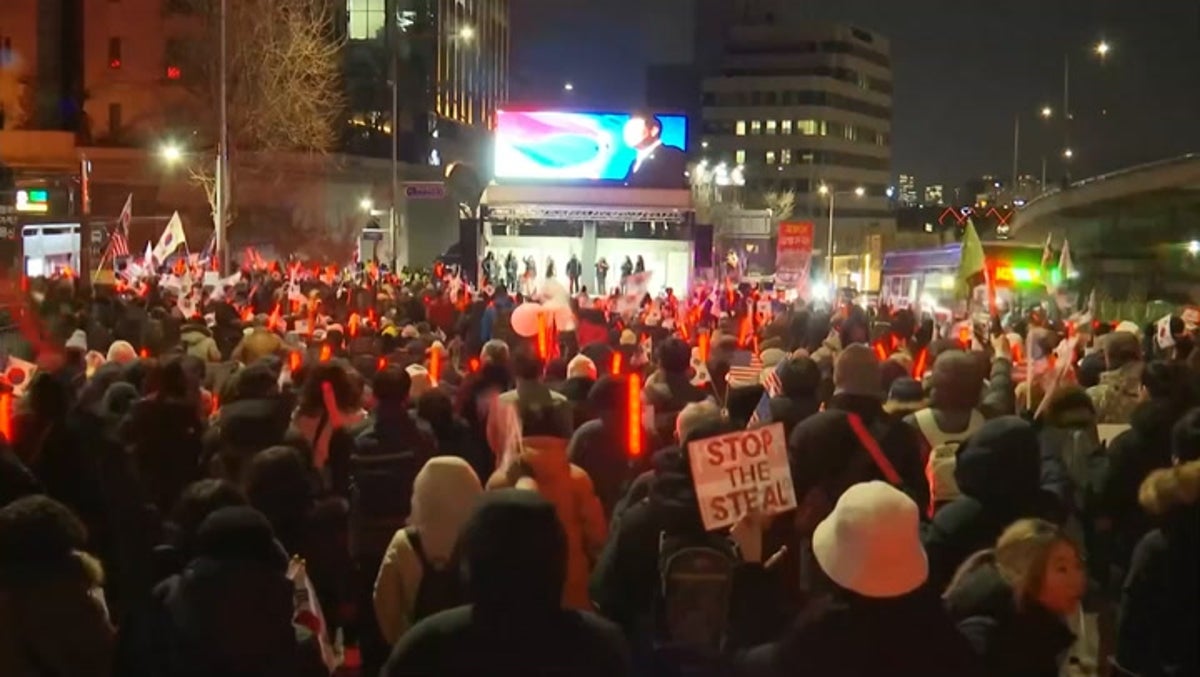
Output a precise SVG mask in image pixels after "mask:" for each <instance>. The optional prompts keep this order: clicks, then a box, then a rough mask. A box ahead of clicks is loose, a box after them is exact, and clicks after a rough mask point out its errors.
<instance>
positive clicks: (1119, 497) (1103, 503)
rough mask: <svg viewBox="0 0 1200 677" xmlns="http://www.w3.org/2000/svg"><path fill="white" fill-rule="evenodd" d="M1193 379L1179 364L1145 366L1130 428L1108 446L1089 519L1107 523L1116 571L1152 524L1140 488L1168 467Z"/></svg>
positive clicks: (1191, 399) (1130, 419) (1122, 567)
mask: <svg viewBox="0 0 1200 677" xmlns="http://www.w3.org/2000/svg"><path fill="white" fill-rule="evenodd" d="M1114 336H1115V334H1114ZM1191 378H1192V377H1191V375H1190V374H1189V373H1188V371H1187V369H1186V368H1185V367H1184V365H1183V364H1182V363H1179V362H1151V363H1149V364H1147V365H1145V368H1144V369H1143V370H1142V371H1141V388H1140V394H1139V401H1138V403H1137V405H1136V406H1135V407H1134V409H1133V412H1132V414H1130V417H1129V426H1130V428H1129V430H1127V431H1125V432H1123V433H1121V434H1120V435H1118V436H1117V437H1116V438H1115V439H1113V440H1112V442H1111V443H1110V444H1109V447H1108V455H1107V458H1108V467H1107V469H1106V470H1105V472H1104V473H1103V475H1102V476H1101V477H1100V479H1099V482H1098V484H1099V486H1098V487H1097V496H1096V497H1095V501H1096V504H1095V506H1093V510H1092V511H1091V512H1092V515H1091V516H1092V517H1093V518H1094V519H1098V520H1102V521H1103V522H1104V523H1106V524H1105V525H1111V528H1110V530H1109V534H1110V535H1111V536H1110V538H1111V542H1112V551H1111V557H1112V559H1111V561H1110V565H1111V566H1115V567H1117V568H1118V570H1121V571H1123V570H1124V569H1125V568H1126V567H1127V566H1128V564H1129V558H1130V557H1131V556H1132V555H1133V548H1134V546H1136V545H1137V543H1138V541H1140V540H1141V538H1142V536H1144V535H1145V534H1146V532H1148V531H1150V529H1151V528H1153V526H1154V525H1153V522H1152V520H1151V519H1150V518H1149V516H1147V515H1146V514H1145V512H1144V511H1143V510H1142V508H1141V505H1140V504H1139V501H1138V488H1139V487H1140V486H1141V484H1142V481H1143V480H1145V479H1146V477H1147V476H1149V475H1150V473H1151V472H1152V471H1154V470H1157V469H1159V468H1169V467H1170V466H1171V447H1172V444H1171V430H1172V428H1173V427H1174V426H1175V424H1176V422H1178V421H1179V420H1180V419H1181V418H1183V415H1184V413H1185V412H1186V411H1187V410H1188V409H1189V408H1190V407H1191V406H1192V405H1193V403H1194V396H1193V393H1192V392H1191V381H1190V379H1191Z"/></svg>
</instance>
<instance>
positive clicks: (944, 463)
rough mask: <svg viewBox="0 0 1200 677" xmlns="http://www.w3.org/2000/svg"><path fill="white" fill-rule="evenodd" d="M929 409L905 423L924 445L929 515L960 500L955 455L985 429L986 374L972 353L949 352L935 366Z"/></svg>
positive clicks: (923, 453)
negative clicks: (961, 446)
mask: <svg viewBox="0 0 1200 677" xmlns="http://www.w3.org/2000/svg"><path fill="white" fill-rule="evenodd" d="M930 378H931V380H932V386H933V387H932V392H931V395H930V403H929V407H928V408H925V409H922V410H920V411H918V412H916V413H915V414H912V415H911V416H908V417H907V418H905V419H904V421H905V423H908V424H909V425H910V426H912V427H913V428H914V429H915V430H916V431H917V434H918V436H919V439H920V441H921V458H922V459H923V460H924V461H925V468H926V476H927V477H928V478H929V481H930V487H929V490H930V492H931V494H932V503H931V505H930V506H928V508H929V512H930V514H932V512H933V510H934V509H935V508H936V507H940V506H942V505H945V504H946V503H948V502H950V501H952V500H954V499H955V498H957V497H958V487H957V486H955V484H954V452H955V451H956V450H957V449H958V447H959V445H961V444H962V443H963V441H964V440H966V439H967V438H969V437H970V436H971V435H974V434H975V433H976V432H977V431H978V430H979V429H980V428H982V427H983V423H984V416H983V413H982V412H981V411H979V401H980V398H981V397H982V395H983V373H982V372H981V371H980V370H979V368H978V362H977V361H976V360H975V358H974V357H973V356H972V354H970V353H965V352H963V351H961V350H949V351H945V352H942V353H941V354H939V355H938V356H937V360H936V361H934V363H933V375H932V376H931V377H930Z"/></svg>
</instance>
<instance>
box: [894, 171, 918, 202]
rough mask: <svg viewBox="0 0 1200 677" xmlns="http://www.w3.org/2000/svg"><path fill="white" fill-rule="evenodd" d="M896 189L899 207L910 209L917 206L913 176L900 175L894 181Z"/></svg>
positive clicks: (915, 179) (915, 181)
mask: <svg viewBox="0 0 1200 677" xmlns="http://www.w3.org/2000/svg"><path fill="white" fill-rule="evenodd" d="M896 188H897V190H898V191H899V194H898V195H897V196H896V197H897V199H898V200H899V201H900V204H901V205H903V206H905V207H912V206H914V205H916V204H917V178H916V177H915V176H913V175H912V174H901V175H900V176H899V177H898V178H897V179H896Z"/></svg>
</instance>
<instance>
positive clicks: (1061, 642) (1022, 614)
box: [945, 519, 1087, 677]
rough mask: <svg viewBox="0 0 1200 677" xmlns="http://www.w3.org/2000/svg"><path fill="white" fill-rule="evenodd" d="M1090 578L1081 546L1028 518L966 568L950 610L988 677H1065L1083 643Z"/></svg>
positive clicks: (954, 586)
mask: <svg viewBox="0 0 1200 677" xmlns="http://www.w3.org/2000/svg"><path fill="white" fill-rule="evenodd" d="M1086 589H1087V576H1086V574H1085V573H1084V568H1083V560H1082V556H1081V554H1080V550H1079V547H1078V546H1077V545H1076V544H1075V543H1074V542H1072V540H1071V539H1070V537H1069V536H1068V535H1067V533H1066V532H1065V531H1064V530H1063V529H1062V528H1061V527H1059V526H1057V525H1055V524H1051V523H1050V522H1046V521H1045V520H1039V519H1022V520H1018V521H1017V522H1015V523H1013V524H1012V526H1009V527H1008V528H1006V529H1005V530H1004V531H1003V533H1001V535H1000V537H999V538H998V539H997V540H996V543H995V545H994V547H992V548H990V549H987V550H982V551H980V552H979V553H976V554H975V555H973V556H972V557H971V558H970V559H969V560H967V561H966V562H964V563H963V565H962V567H961V568H960V569H959V571H958V573H957V574H956V575H955V577H954V580H953V581H952V582H951V584H950V587H949V588H948V589H947V590H946V593H945V601H946V610H947V611H948V612H949V614H950V617H951V618H952V619H953V620H954V622H955V623H956V624H957V625H958V629H959V631H960V632H961V633H962V634H963V635H964V636H965V637H966V638H967V641H969V642H970V644H971V647H972V648H973V649H974V650H975V653H976V654H977V655H978V656H979V658H980V660H981V663H982V666H983V674H984V675H986V676H987V677H1012V676H1014V675H1021V676H1022V677H1057V676H1058V675H1059V674H1061V670H1062V669H1063V667H1064V663H1065V662H1066V660H1067V659H1068V658H1069V659H1070V660H1071V661H1074V660H1076V659H1077V658H1078V657H1074V656H1068V654H1069V652H1068V650H1069V649H1070V648H1071V646H1072V644H1074V642H1075V635H1074V634H1073V633H1072V632H1071V629H1070V626H1069V625H1068V619H1069V618H1072V617H1075V616H1076V615H1078V614H1079V613H1080V603H1081V601H1082V599H1083V595H1084V592H1085V591H1086Z"/></svg>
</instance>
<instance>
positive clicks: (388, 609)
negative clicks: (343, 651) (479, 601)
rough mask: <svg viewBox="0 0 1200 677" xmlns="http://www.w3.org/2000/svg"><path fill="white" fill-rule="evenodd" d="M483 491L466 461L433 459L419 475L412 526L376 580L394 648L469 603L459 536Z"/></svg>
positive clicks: (380, 616) (377, 602)
mask: <svg viewBox="0 0 1200 677" xmlns="http://www.w3.org/2000/svg"><path fill="white" fill-rule="evenodd" d="M482 493H483V488H482V487H481V486H480V484H479V478H478V477H477V476H476V475H475V473H474V471H473V470H471V467H470V466H469V465H467V464H466V462H464V461H463V460H462V459H458V458H452V457H446V456H441V457H437V458H433V459H430V460H429V461H428V462H427V463H426V464H425V467H423V468H422V469H421V472H420V473H418V474H417V478H416V481H415V482H414V483H413V490H412V516H411V518H410V519H409V525H408V526H407V527H405V528H403V529H399V530H397V531H396V534H395V536H394V537H393V538H392V541H391V543H390V544H389V545H388V548H387V553H386V554H385V555H384V557H383V563H382V564H381V565H380V567H379V574H378V576H377V577H376V579H375V593H374V607H375V617H376V619H377V620H378V622H379V629H380V631H381V633H382V635H383V639H384V640H385V641H386V642H387V643H388V645H389V646H391V645H394V644H395V643H396V640H398V639H399V638H400V637H401V636H402V635H404V633H406V632H407V631H408V630H409V628H411V627H412V626H413V625H414V624H416V623H417V622H418V621H421V620H422V619H424V618H427V617H429V616H432V615H433V614H435V613H437V612H439V611H445V610H446V609H449V608H452V607H455V606H458V605H460V604H462V603H463V602H465V601H466V594H465V586H463V585H462V581H461V580H460V575H461V574H460V566H459V565H460V563H459V560H458V555H459V553H458V552H456V545H457V543H458V538H459V534H460V533H461V532H462V529H463V525H464V524H466V521H467V519H468V518H469V517H470V515H471V512H472V511H473V510H474V509H475V504H476V503H477V502H478V500H479V498H480V496H481V495H482Z"/></svg>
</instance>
